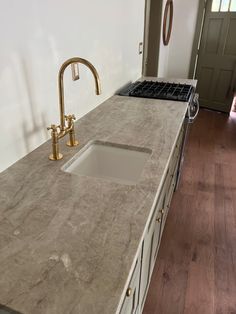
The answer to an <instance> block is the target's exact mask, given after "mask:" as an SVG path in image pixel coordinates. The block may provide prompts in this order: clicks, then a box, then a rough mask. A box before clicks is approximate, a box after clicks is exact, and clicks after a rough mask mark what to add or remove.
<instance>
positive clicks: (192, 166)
mask: <svg viewBox="0 0 236 314" xmlns="http://www.w3.org/2000/svg"><path fill="white" fill-rule="evenodd" d="M183 313H184V314H212V313H214V314H236V117H234V118H232V117H231V118H229V117H228V116H227V115H225V114H219V113H216V112H211V111H206V110H202V111H201V112H200V114H199V116H198V118H197V120H196V122H195V123H194V124H193V125H192V126H191V128H190V132H189V137H188V142H187V147H186V151H185V160H184V167H183V172H182V177H181V181H180V185H179V188H178V190H177V191H176V192H175V194H174V197H173V200H172V203H171V209H170V212H169V215H168V218H167V222H166V226H165V230H164V233H163V237H162V241H161V246H160V250H159V253H158V258H157V262H156V265H155V269H154V272H153V276H152V281H151V285H150V288H149V292H148V296H147V300H146V304H145V307H144V311H143V314H183Z"/></svg>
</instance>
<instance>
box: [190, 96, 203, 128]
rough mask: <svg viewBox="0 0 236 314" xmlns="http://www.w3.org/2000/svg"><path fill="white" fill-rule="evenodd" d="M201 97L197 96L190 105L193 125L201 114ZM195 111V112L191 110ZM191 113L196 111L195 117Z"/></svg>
mask: <svg viewBox="0 0 236 314" xmlns="http://www.w3.org/2000/svg"><path fill="white" fill-rule="evenodd" d="M198 99H199V95H198V94H195V95H194V97H193V100H192V103H191V104H190V112H189V123H193V121H194V120H195V119H196V117H197V115H198V113H199V107H200V106H199V100H198ZM191 109H193V110H191ZM191 111H194V115H193V116H191Z"/></svg>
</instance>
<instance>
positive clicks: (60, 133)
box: [48, 57, 101, 160]
mask: <svg viewBox="0 0 236 314" xmlns="http://www.w3.org/2000/svg"><path fill="white" fill-rule="evenodd" d="M79 63H81V64H84V65H86V66H87V67H88V68H89V69H90V71H91V72H92V74H93V76H94V80H95V92H96V94H97V95H100V94H101V86H100V79H99V75H98V73H97V70H96V69H95V67H94V66H93V65H92V64H91V63H90V62H89V61H87V60H85V59H82V58H79V57H74V58H71V59H68V60H66V61H65V62H64V63H63V64H62V66H61V68H60V70H59V73H58V89H59V107H60V125H58V126H56V125H54V124H52V125H51V127H49V128H48V130H52V131H51V137H52V154H50V155H49V159H50V160H59V159H61V158H62V157H63V155H62V154H61V153H59V146H58V145H59V144H58V143H59V139H60V138H62V137H64V136H65V135H66V134H67V133H68V134H69V141H68V142H67V145H68V146H76V145H78V144H79V142H78V141H76V140H75V131H74V120H75V116H74V115H73V114H72V115H67V116H66V115H65V102H64V72H65V70H66V68H67V67H68V66H69V65H71V70H72V79H73V80H74V81H76V80H78V79H79V73H78V71H79V68H78V64H79ZM66 121H67V125H66Z"/></svg>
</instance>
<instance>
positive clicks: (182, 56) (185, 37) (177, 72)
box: [158, 0, 199, 78]
mask: <svg viewBox="0 0 236 314" xmlns="http://www.w3.org/2000/svg"><path fill="white" fill-rule="evenodd" d="M173 2H174V17H173V27H172V34H171V39H170V42H169V45H168V46H164V45H163V44H162V38H161V43H160V59H159V69H158V76H160V77H178V78H188V74H189V67H190V61H191V53H192V45H193V40H194V34H195V27H196V22H197V13H198V5H199V0H173ZM165 3H166V0H163V13H164V7H165Z"/></svg>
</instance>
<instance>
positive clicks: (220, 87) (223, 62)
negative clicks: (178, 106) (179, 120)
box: [196, 0, 236, 112]
mask: <svg viewBox="0 0 236 314" xmlns="http://www.w3.org/2000/svg"><path fill="white" fill-rule="evenodd" d="M196 78H197V79H198V86H197V91H198V93H199V101H200V105H201V106H202V107H206V108H209V109H214V110H219V111H223V112H230V109H231V105H232V101H233V95H234V92H235V90H236V0H208V1H207V4H206V14H205V20H204V25H203V31H202V37H201V43H200V49H199V53H198V64H197V71H196Z"/></svg>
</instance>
